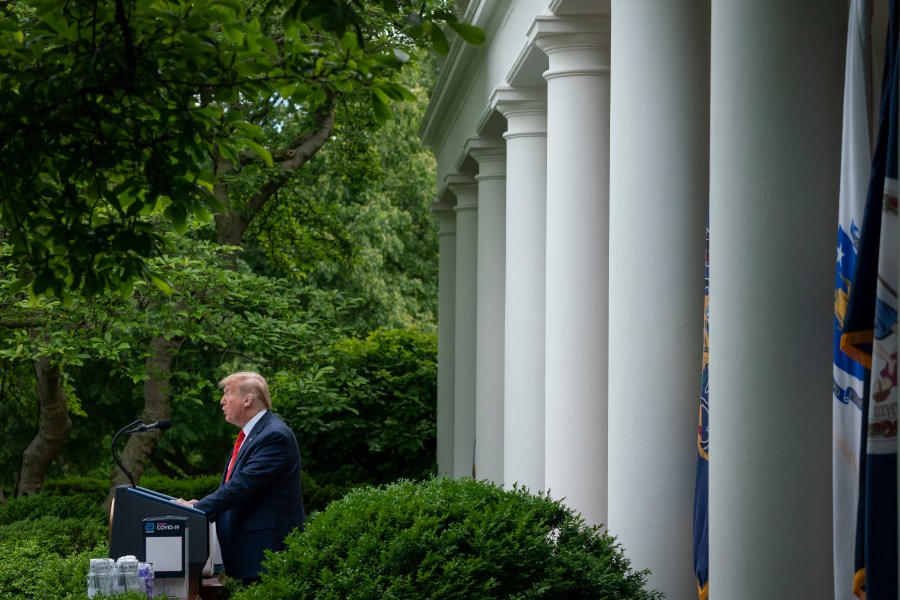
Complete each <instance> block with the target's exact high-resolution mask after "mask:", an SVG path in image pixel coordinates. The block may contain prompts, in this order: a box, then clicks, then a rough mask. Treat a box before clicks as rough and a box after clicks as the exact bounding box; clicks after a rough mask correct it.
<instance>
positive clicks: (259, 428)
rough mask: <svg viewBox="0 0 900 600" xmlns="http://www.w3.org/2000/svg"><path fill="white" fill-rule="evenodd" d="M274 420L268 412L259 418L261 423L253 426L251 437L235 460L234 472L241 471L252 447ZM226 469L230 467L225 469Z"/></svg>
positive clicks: (269, 411) (245, 441) (246, 439)
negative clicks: (270, 421)
mask: <svg viewBox="0 0 900 600" xmlns="http://www.w3.org/2000/svg"><path fill="white" fill-rule="evenodd" d="M271 418H272V411H271V410H267V411H266V414H264V415H263V416H261V417H260V418H259V421H257V422H256V424H255V425H254V426H253V429H251V430H250V435H248V436H247V437H246V438H245V439H244V443H243V444H241V449H240V450H238V455H237V458H236V459H235V460H234V471H238V470H240V468H241V467H242V466H243V464H244V458H246V456H247V454H248V453H249V452H250V447H251V446H252V445H253V443H254V442H255V441H256V439H257V438H258V437H259V436H260V434H261V433H262V432H263V430H264V429H265V428H266V425H268V423H269V420H270V419H271ZM225 468H226V469H227V468H228V467H225ZM233 476H234V475H232V477H233Z"/></svg>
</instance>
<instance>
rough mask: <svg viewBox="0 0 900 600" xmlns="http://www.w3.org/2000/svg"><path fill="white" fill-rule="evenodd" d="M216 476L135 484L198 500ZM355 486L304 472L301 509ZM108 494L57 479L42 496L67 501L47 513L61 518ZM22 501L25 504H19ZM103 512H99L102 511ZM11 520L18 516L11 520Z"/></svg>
mask: <svg viewBox="0 0 900 600" xmlns="http://www.w3.org/2000/svg"><path fill="white" fill-rule="evenodd" d="M220 480H221V477H220V476H219V475H203V476H201V477H195V478H193V479H173V478H171V477H163V476H161V475H145V476H144V477H142V478H141V480H140V481H139V482H138V485H139V486H141V487H145V488H149V489H152V490H155V491H157V492H161V493H163V494H166V495H169V496H174V497H176V498H185V499H188V500H190V499H191V498H197V499H198V500H199V499H200V498H202V497H203V496H206V495H207V494H209V493H211V492H213V491H215V490H216V488H218V487H219V481H220ZM357 486H358V484H346V485H319V484H318V483H317V482H316V480H315V479H314V478H313V477H312V476H311V475H309V474H307V473H303V506H304V507H305V508H306V512H307V513H311V512H316V511H320V510H323V509H324V508H325V507H326V506H327V505H328V503H329V502H332V501H333V500H337V499H338V498H341V497H342V496H343V495H344V494H346V493H347V492H348V491H349V490H351V489H353V488H354V487H357ZM108 492H109V480H107V479H100V478H96V477H94V478H92V477H67V478H65V479H56V480H50V481H47V482H46V483H45V484H44V492H43V494H41V496H44V495H49V496H53V497H60V498H66V499H65V500H62V499H61V500H58V501H57V502H59V503H60V504H59V506H58V507H56V508H54V511H53V512H51V513H50V514H58V515H61V516H64V515H66V514H69V513H70V512H71V509H66V508H65V507H66V506H68V505H69V504H71V503H74V505H80V504H81V503H88V504H90V503H91V502H93V503H95V504H96V505H97V506H98V507H99V506H100V505H102V504H103V502H105V501H106V494H107V493H108ZM22 500H25V501H26V502H25V503H24V504H21V503H20V502H21V501H22ZM8 506H11V507H12V506H14V508H11V509H10V510H13V511H27V510H30V509H28V508H27V506H28V504H27V498H21V499H19V500H17V501H16V502H10V503H9V505H8ZM101 512H102V511H101ZM3 514H4V505H0V524H2V523H4V520H3V519H4V516H3ZM12 514H13V515H14V514H15V513H12ZM10 519H11V520H12V521H15V520H17V517H15V516H12V517H10Z"/></svg>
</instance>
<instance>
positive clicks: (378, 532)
mask: <svg viewBox="0 0 900 600" xmlns="http://www.w3.org/2000/svg"><path fill="white" fill-rule="evenodd" d="M267 566H268V569H269V573H268V574H266V575H264V576H263V580H262V582H261V583H260V584H258V585H255V586H252V587H250V588H246V589H243V590H241V591H239V592H238V593H237V594H236V595H235V598H236V599H240V600H253V599H256V600H271V599H278V598H282V599H295V598H316V599H320V598H334V599H342V600H343V599H351V600H363V599H376V598H378V599H380V598H465V599H467V600H469V599H479V598H592V599H596V598H615V599H616V600H649V599H653V598H660V597H661V594H660V593H658V592H654V591H649V590H646V589H645V587H644V586H645V583H646V575H647V574H646V572H643V571H642V572H635V571H632V570H631V567H630V564H629V562H628V560H627V559H626V558H625V557H624V556H623V554H622V551H621V548H620V547H619V546H618V545H617V544H616V542H615V539H614V538H612V537H611V536H609V535H608V534H606V533H604V532H603V531H602V530H600V529H598V528H592V527H588V526H587V525H585V523H584V521H583V520H582V519H581V517H580V516H578V515H576V514H575V513H574V512H573V511H572V510H571V509H569V508H567V507H565V506H564V505H563V504H562V503H560V502H557V501H554V500H551V499H549V498H548V497H547V496H544V495H532V494H529V493H528V492H527V491H525V490H522V489H514V490H512V491H504V490H503V489H501V488H499V487H497V486H494V485H492V484H490V483H487V482H477V481H473V480H453V479H448V478H435V479H430V480H427V481H425V482H422V483H418V484H417V483H413V482H410V481H400V482H397V483H394V484H391V485H388V486H385V487H381V488H372V487H367V488H360V489H357V490H354V491H351V492H350V493H349V494H348V495H347V496H346V497H345V498H343V499H342V500H339V501H337V502H334V503H332V504H330V505H329V506H328V508H327V509H326V510H325V511H323V512H320V513H318V514H316V515H313V517H312V518H311V519H310V522H309V524H308V525H307V529H306V531H305V532H303V533H301V534H294V535H292V536H291V537H289V538H288V544H287V548H286V549H285V550H284V551H283V552H279V553H276V554H272V555H270V556H269V558H268V561H267Z"/></svg>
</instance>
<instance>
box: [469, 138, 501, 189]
mask: <svg viewBox="0 0 900 600" xmlns="http://www.w3.org/2000/svg"><path fill="white" fill-rule="evenodd" d="M464 152H465V154H466V155H468V156H471V157H472V158H473V159H475V162H477V163H478V175H476V176H475V180H476V181H485V180H486V179H496V178H503V177H506V141H505V140H503V139H500V138H483V137H475V138H469V139H468V140H466V146H465V150H464Z"/></svg>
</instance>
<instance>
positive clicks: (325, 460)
mask: <svg viewBox="0 0 900 600" xmlns="http://www.w3.org/2000/svg"><path fill="white" fill-rule="evenodd" d="M332 364H333V365H334V367H335V369H336V370H337V371H338V372H343V373H345V374H353V375H354V376H355V378H351V377H349V376H348V377H345V378H343V379H339V380H336V383H335V384H336V385H337V389H335V390H332V392H334V393H336V395H338V396H340V397H342V398H344V399H345V400H347V404H346V406H347V407H349V408H350V410H348V409H347V408H346V407H344V408H340V409H338V410H334V411H331V412H320V413H319V414H318V415H311V414H310V412H309V411H308V410H307V409H306V407H304V406H303V405H301V404H295V405H291V406H282V407H281V408H280V409H279V410H280V412H281V413H282V415H283V416H284V417H285V420H286V422H287V423H288V424H289V425H290V426H291V427H292V428H293V430H294V431H295V432H296V433H297V439H298V441H299V443H300V447H301V455H302V457H303V466H304V469H305V470H306V471H307V472H308V473H310V474H312V475H313V476H314V477H315V478H316V480H318V481H321V482H322V483H347V482H362V483H376V484H378V483H388V482H390V481H393V480H395V479H397V478H401V477H402V478H409V479H421V478H424V477H428V476H429V475H432V474H433V473H434V471H435V438H436V433H435V419H436V417H435V411H436V403H437V391H436V390H437V339H436V336H435V335H434V334H433V333H428V332H423V331H420V330H417V329H404V330H387V329H381V330H378V331H375V332H373V333H371V334H370V335H369V336H368V337H367V338H366V339H364V340H357V339H350V340H345V341H344V342H341V343H339V344H337V346H336V347H335V348H334V357H333V363H332Z"/></svg>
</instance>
